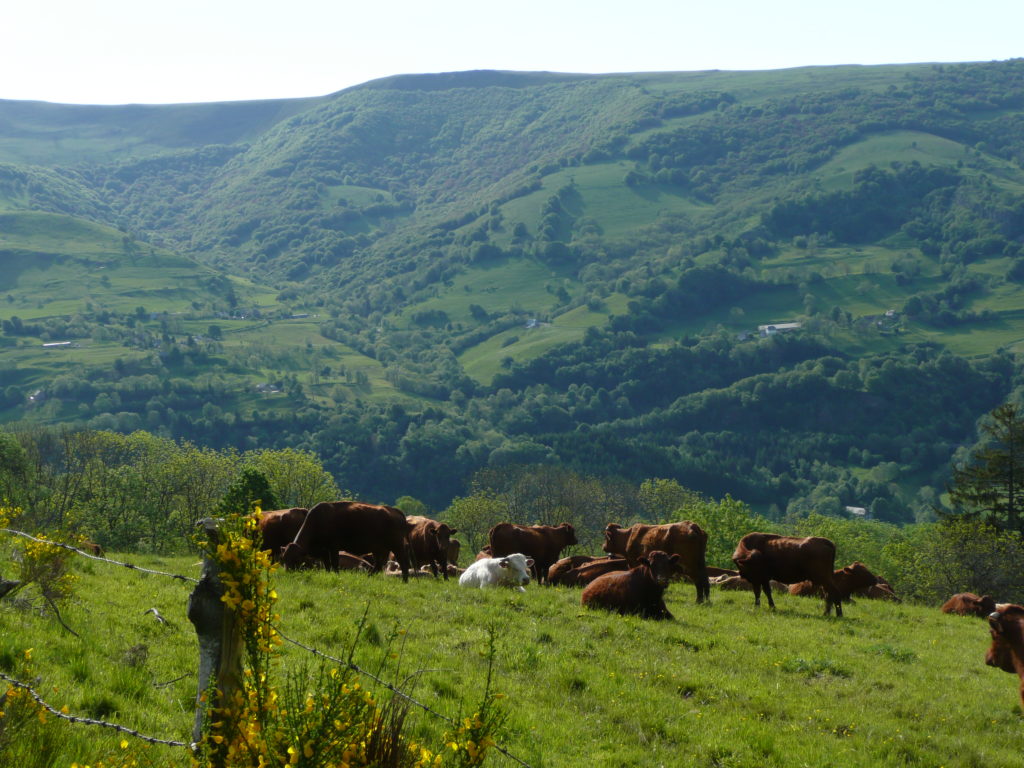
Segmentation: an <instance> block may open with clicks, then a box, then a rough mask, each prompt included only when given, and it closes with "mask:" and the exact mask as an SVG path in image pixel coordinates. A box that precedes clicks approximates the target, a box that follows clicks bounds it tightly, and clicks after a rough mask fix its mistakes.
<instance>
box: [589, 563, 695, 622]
mask: <svg viewBox="0 0 1024 768" xmlns="http://www.w3.org/2000/svg"><path fill="white" fill-rule="evenodd" d="M678 563H679V555H669V554H667V553H665V552H662V551H661V550H654V551H653V552H650V553H649V554H647V555H645V556H643V557H641V558H640V564H639V565H637V566H636V567H635V568H631V569H629V570H628V571H616V572H614V573H606V574H604V575H603V576H600V577H598V578H596V579H594V580H593V581H592V582H590V584H588V585H587V586H586V587H584V589H583V594H582V595H580V604H581V605H585V606H587V607H589V608H604V609H605V610H609V611H616V612H618V613H620V614H627V613H633V614H638V615H640V616H643V617H644V618H645V619H671V618H672V614H671V613H669V610H668V608H667V607H665V597H664V596H665V590H666V589H667V588H668V582H669V579H670V578H672V576H673V574H674V573H675V571H676V568H677V566H678Z"/></svg>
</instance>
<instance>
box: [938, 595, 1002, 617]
mask: <svg viewBox="0 0 1024 768" xmlns="http://www.w3.org/2000/svg"><path fill="white" fill-rule="evenodd" d="M995 610H996V601H995V600H993V599H992V598H991V597H989V596H988V595H982V596H981V597H978V595H976V594H974V593H973V592H960V593H958V594H955V595H953V596H952V597H951V598H949V600H947V601H946V602H945V603H943V604H942V612H943V613H955V614H957V615H959V616H977V617H979V618H981V617H982V616H988V615H990V614H991V613H992V612H993V611H995Z"/></svg>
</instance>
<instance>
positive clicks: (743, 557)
mask: <svg viewBox="0 0 1024 768" xmlns="http://www.w3.org/2000/svg"><path fill="white" fill-rule="evenodd" d="M732 561H733V562H734V563H736V567H737V568H739V571H740V576H742V577H743V578H744V579H746V580H747V581H749V582H750V583H751V584H753V585H754V605H760V604H761V590H762V589H763V590H764V593H765V595H766V596H767V597H768V605H769V606H771V607H772V608H774V607H775V601H774V600H773V599H772V588H771V584H770V582H771V580H772V579H775V580H776V581H781V582H782V583H783V584H795V583H796V582H798V581H804V580H805V579H806V580H809V581H811V582H813V583H814V585H815V586H816V587H818V586H820V587H823V588H824V590H825V614H826V615H828V614H829V613H831V612H832V608H833V606H834V607H835V609H836V616H837V617H838V616H842V615H843V603H842V600H841V599H840V595H839V592H838V591H837V590H836V587H835V584H834V582H833V581H832V573H833V570H834V569H835V567H836V545H835V544H833V543H832V542H831V541H829V540H828V539H824V538H821V537H820V536H808V537H807V538H804V539H801V538H797V537H794V536H780V535H779V534H777V533H748V534H747V535H746V536H744V537H743V538H742V539H740V542H739V544H737V545H736V551H735V552H733V553H732Z"/></svg>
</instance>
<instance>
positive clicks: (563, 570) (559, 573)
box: [548, 555, 597, 584]
mask: <svg viewBox="0 0 1024 768" xmlns="http://www.w3.org/2000/svg"><path fill="white" fill-rule="evenodd" d="M595 560H597V558H596V557H593V556H591V555H573V556H572V557H563V558H562V559H561V560H559V561H558V562H557V563H554V564H553V565H552V566H551V567H550V568H548V584H567V583H568V582H567V581H566V578H567V577H568V576H569V574H570V573H571V572H572V571H573V570H575V569H576V568H577V567H578V566H581V565H584V564H586V563H592V562H594V561H595Z"/></svg>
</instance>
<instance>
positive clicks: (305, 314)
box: [291, 312, 309, 320]
mask: <svg viewBox="0 0 1024 768" xmlns="http://www.w3.org/2000/svg"><path fill="white" fill-rule="evenodd" d="M305 317H309V312H296V313H295V314H293V315H292V316H291V319H292V320H301V319H303V318H305Z"/></svg>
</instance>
